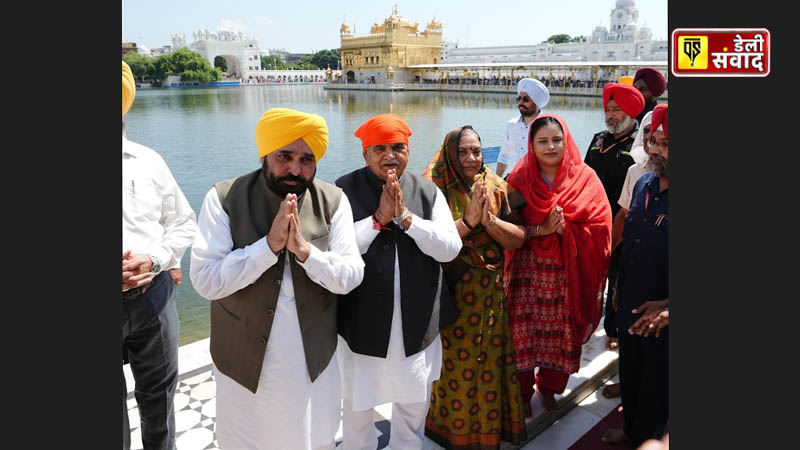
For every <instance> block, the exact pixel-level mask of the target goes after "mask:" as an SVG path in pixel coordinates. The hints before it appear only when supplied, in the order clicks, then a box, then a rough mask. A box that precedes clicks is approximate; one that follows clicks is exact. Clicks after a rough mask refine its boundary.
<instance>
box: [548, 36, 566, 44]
mask: <svg viewBox="0 0 800 450" xmlns="http://www.w3.org/2000/svg"><path fill="white" fill-rule="evenodd" d="M569 40H570V37H569V35H568V34H554V35H552V36H550V37H549V38H547V40H546V41H544V42H542V44H563V43H565V42H569Z"/></svg>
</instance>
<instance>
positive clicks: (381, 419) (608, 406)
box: [124, 326, 619, 450]
mask: <svg viewBox="0 0 800 450" xmlns="http://www.w3.org/2000/svg"><path fill="white" fill-rule="evenodd" d="M604 345H605V332H604V331H603V329H602V326H600V327H599V329H598V330H597V331H596V332H595V334H594V335H593V336H592V338H591V339H590V340H589V342H587V343H586V344H585V345H584V347H583V355H582V360H581V369H580V371H579V372H578V373H577V374H574V375H572V376H571V377H570V381H569V383H568V384H567V389H566V390H565V392H564V394H563V395H561V396H556V399H557V400H558V401H559V411H558V412H556V413H554V414H553V415H548V414H544V413H543V408H542V405H541V401H540V400H539V398H538V394H536V395H534V398H533V400H532V407H533V413H534V417H533V418H530V419H528V420H527V429H528V435H529V438H530V437H531V436H533V439H532V440H530V441H529V442H527V443H525V444H524V445H523V446H522V447H521V448H522V449H523V450H538V449H547V450H560V449H566V448H568V447H569V446H570V445H572V444H573V443H574V442H575V441H577V440H578V439H579V438H580V437H581V436H582V435H583V434H584V433H586V432H587V431H588V430H589V429H591V427H592V426H594V424H596V423H597V422H599V421H600V419H602V418H603V417H604V416H605V415H606V414H607V413H609V412H610V411H611V410H612V409H613V408H614V407H615V406H616V405H618V404H619V399H613V400H608V399H605V398H603V397H602V396H601V395H600V393H599V390H598V388H600V389H602V387H603V386H604V385H605V384H607V383H608V382H610V381H608V380H609V378H611V377H612V376H614V375H615V374H616V361H617V353H616V352H611V351H606V350H605V347H604ZM178 364H179V367H180V368H181V369H180V372H181V375H180V377H179V382H178V387H177V390H176V394H175V422H176V427H177V449H178V450H211V449H217V448H218V444H217V441H216V440H215V438H214V419H215V417H216V403H215V399H214V395H215V390H216V387H215V385H214V378H213V376H212V373H211V355H210V354H209V350H208V339H204V340H201V341H198V342H194V343H192V344H188V345H185V346H183V347H181V348H180V349H179V359H178ZM124 372H125V377H126V383H127V386H128V389H129V393H128V414H129V420H130V424H131V448H132V450H139V449H141V448H142V443H141V433H140V430H139V426H138V425H139V414H138V409H137V407H136V400H135V399H134V398H133V386H134V381H133V377H132V375H131V373H130V369H129V367H128V366H127V365H126V366H124ZM614 379H616V377H614ZM375 410H376V413H375V426H376V428H377V429H378V430H379V433H378V435H379V446H378V448H379V449H382V448H385V447H386V445H387V444H388V440H389V439H388V438H389V435H388V433H389V424H390V421H391V419H392V417H391V416H392V408H391V404H385V405H380V406H378V407H377V408H375ZM341 439H342V428H341V423H340V425H339V431H338V432H337V435H336V442H337V446H340V444H341ZM516 448H520V447H518V446H514V445H511V444H509V443H504V445H503V446H502V449H503V450H510V449H516ZM435 449H441V447H439V446H438V445H436V444H435V443H433V442H432V441H430V440H427V438H426V443H425V445H424V446H423V450H435Z"/></svg>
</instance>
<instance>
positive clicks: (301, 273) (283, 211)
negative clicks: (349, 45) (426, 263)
mask: <svg viewBox="0 0 800 450" xmlns="http://www.w3.org/2000/svg"><path fill="white" fill-rule="evenodd" d="M255 134H256V144H257V146H258V153H259V155H260V156H261V164H262V166H261V168H260V169H258V170H255V171H253V172H251V173H248V174H246V175H242V176H240V177H237V178H234V179H231V180H227V181H223V182H220V183H217V184H215V185H214V187H212V188H211V190H209V192H208V193H207V194H206V196H205V199H204V200H203V206H202V208H201V210H200V218H199V220H198V233H197V238H196V239H195V242H194V245H193V246H192V259H191V261H192V262H191V269H190V276H191V279H192V283H193V285H194V288H195V289H196V290H197V292H198V293H199V294H200V295H202V296H203V297H205V298H207V299H209V300H212V302H211V358H212V360H213V362H214V376H215V381H216V386H217V393H216V402H217V406H216V407H217V419H216V433H217V439H218V441H219V443H220V446H221V448H236V449H252V450H256V449H267V448H286V449H298V450H311V449H314V450H317V449H331V450H333V448H334V445H335V436H336V431H337V430H338V427H339V409H340V399H341V389H340V376H339V365H338V362H337V358H336V357H335V352H336V346H337V336H336V311H337V295H338V294H346V293H348V292H350V291H351V290H352V289H354V288H355V287H356V286H358V285H359V284H360V283H361V280H362V278H363V276H364V262H363V261H362V260H361V254H360V253H359V251H358V245H357V244H356V235H355V231H354V228H353V214H352V210H351V208H350V202H349V201H348V198H347V196H346V195H345V194H344V193H343V192H342V190H341V189H339V188H337V187H336V186H333V185H331V184H328V183H325V182H322V181H320V180H317V179H315V178H314V174H315V173H316V170H317V164H318V163H319V160H320V159H321V158H322V156H323V155H324V154H325V151H326V149H327V146H328V127H327V125H326V123H325V120H324V119H323V118H322V117H320V116H317V115H314V114H306V113H303V112H300V111H293V110H290V109H284V108H274V109H270V110H269V111H267V112H266V113H265V114H264V115H263V116H262V117H261V119H260V120H259V121H258V125H257V126H256V132H255Z"/></svg>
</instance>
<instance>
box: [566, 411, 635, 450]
mask: <svg viewBox="0 0 800 450" xmlns="http://www.w3.org/2000/svg"><path fill="white" fill-rule="evenodd" d="M624 422H625V420H624V419H623V418H622V412H620V411H619V406H617V407H616V408H614V409H613V410H612V411H611V412H610V413H608V415H607V416H605V417H603V420H601V421H600V422H598V423H597V424H596V425H595V426H593V427H592V429H591V430H589V431H587V432H586V434H584V435H583V436H581V438H580V439H578V440H577V441H576V442H575V443H574V444H572V446H571V447H570V448H569V449H567V450H631V449H632V448H633V447H632V446H631V445H630V444H623V445H609V444H606V443H604V442H603V441H601V440H600V438H601V437H602V436H603V433H605V432H606V430H607V429H609V428H622V426H623V425H624Z"/></svg>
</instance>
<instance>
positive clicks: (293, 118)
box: [256, 108, 328, 162]
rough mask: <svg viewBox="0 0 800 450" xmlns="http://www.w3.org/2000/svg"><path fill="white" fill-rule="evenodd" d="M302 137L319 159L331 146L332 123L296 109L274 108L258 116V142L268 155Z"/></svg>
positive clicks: (260, 151) (263, 154)
mask: <svg viewBox="0 0 800 450" xmlns="http://www.w3.org/2000/svg"><path fill="white" fill-rule="evenodd" d="M298 139H302V140H303V141H304V142H305V143H306V144H308V147H309V148H310V149H311V151H312V152H313V153H314V158H315V159H316V161H317V162H319V160H320V159H322V155H324V154H325V150H327V149H328V124H326V123H325V119H323V118H322V117H321V116H318V115H316V114H307V113H304V112H300V111H295V110H293V109H286V108H272V109H270V110H269V111H267V112H265V113H264V115H263V116H261V119H259V120H258V124H257V125H256V144H257V145H258V154H259V155H260V156H267V155H269V154H270V153H272V152H274V151H275V150H278V149H280V148H283V147H286V146H287V145H289V144H291V143H292V142H294V141H296V140H298Z"/></svg>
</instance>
